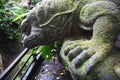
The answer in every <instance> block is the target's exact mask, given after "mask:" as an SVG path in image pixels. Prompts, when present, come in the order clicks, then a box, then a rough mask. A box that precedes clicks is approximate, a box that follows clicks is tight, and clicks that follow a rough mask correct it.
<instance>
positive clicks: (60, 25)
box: [21, 0, 70, 48]
mask: <svg viewBox="0 0 120 80" xmlns="http://www.w3.org/2000/svg"><path fill="white" fill-rule="evenodd" d="M45 1H46V2H45ZM45 1H44V0H43V2H41V3H38V4H37V5H36V6H35V8H33V9H32V10H31V11H30V12H29V13H28V16H27V17H26V18H25V19H24V20H23V21H22V23H21V30H22V42H23V44H24V46H26V47H28V48H33V47H36V46H38V45H47V44H51V43H53V42H54V41H56V40H60V39H63V38H64V37H65V36H66V35H67V33H68V30H67V27H65V23H66V21H67V20H68V18H69V16H70V15H68V14H64V13H63V14H62V12H65V11H66V10H67V8H66V7H65V5H66V4H64V6H63V1H64V0H58V1H59V3H58V2H56V1H55V2H54V3H52V2H51V1H54V0H48V1H47V0H45ZM58 4H59V5H58ZM60 4H61V5H60ZM63 7H65V8H64V9H63ZM66 25H67V26H68V24H66ZM68 27H69V26H68Z"/></svg>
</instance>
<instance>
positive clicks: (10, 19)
mask: <svg viewBox="0 0 120 80" xmlns="http://www.w3.org/2000/svg"><path fill="white" fill-rule="evenodd" d="M0 7H1V8H0V30H2V31H3V32H4V33H5V34H6V36H7V38H9V39H12V40H13V39H14V40H16V41H17V40H19V38H20V29H19V27H18V26H19V23H20V20H19V21H17V20H18V19H16V18H17V17H18V16H19V15H23V14H24V13H26V12H27V9H26V8H24V7H22V6H20V5H19V4H18V2H14V1H12V2H8V3H7V1H6V0H1V1H0ZM21 19H22V18H21Z"/></svg>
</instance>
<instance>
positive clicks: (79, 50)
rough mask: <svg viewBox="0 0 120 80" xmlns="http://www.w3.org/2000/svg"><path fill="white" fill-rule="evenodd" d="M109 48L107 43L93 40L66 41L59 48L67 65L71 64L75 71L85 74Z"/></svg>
mask: <svg viewBox="0 0 120 80" xmlns="http://www.w3.org/2000/svg"><path fill="white" fill-rule="evenodd" d="M110 50H111V46H110V45H109V44H105V43H101V42H99V41H97V42H96V41H95V40H89V41H80V40H78V41H66V42H65V43H64V44H63V47H62V49H61V57H62V58H63V60H66V59H68V60H66V61H65V62H66V64H68V67H71V66H73V67H74V69H76V73H78V74H79V75H80V76H85V75H87V74H88V73H89V72H90V70H91V69H92V68H93V67H94V66H95V65H96V64H97V63H98V62H100V61H101V60H102V59H104V57H105V56H106V55H107V54H108V53H109V51H110ZM73 67H72V68H73ZM74 71H75V70H74Z"/></svg>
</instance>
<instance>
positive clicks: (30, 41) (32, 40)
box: [23, 35, 40, 49]
mask: <svg viewBox="0 0 120 80" xmlns="http://www.w3.org/2000/svg"><path fill="white" fill-rule="evenodd" d="M39 41H40V39H39V38H38V35H34V36H31V37H29V38H26V39H25V40H24V41H23V44H24V46H25V47H27V48H30V49H31V48H34V47H36V46H38V45H40V44H39Z"/></svg>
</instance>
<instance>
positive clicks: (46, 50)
mask: <svg viewBox="0 0 120 80" xmlns="http://www.w3.org/2000/svg"><path fill="white" fill-rule="evenodd" d="M52 49H54V45H53V44H51V45H46V46H40V50H41V52H42V57H43V58H44V59H47V60H50V59H51V57H52V55H51V51H52Z"/></svg>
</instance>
